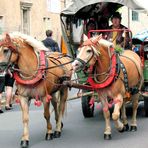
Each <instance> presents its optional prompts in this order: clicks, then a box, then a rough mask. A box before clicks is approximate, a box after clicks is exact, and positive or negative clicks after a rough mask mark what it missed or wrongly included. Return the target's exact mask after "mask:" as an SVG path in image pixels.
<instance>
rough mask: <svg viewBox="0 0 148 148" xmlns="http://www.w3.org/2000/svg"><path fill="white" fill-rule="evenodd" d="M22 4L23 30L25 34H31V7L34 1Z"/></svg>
mask: <svg viewBox="0 0 148 148" xmlns="http://www.w3.org/2000/svg"><path fill="white" fill-rule="evenodd" d="M20 6H21V20H22V21H21V22H22V24H21V28H22V32H23V33H25V34H30V9H31V6H32V3H28V2H20Z"/></svg>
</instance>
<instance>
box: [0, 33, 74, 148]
mask: <svg viewBox="0 0 148 148" xmlns="http://www.w3.org/2000/svg"><path fill="white" fill-rule="evenodd" d="M47 50H48V49H47V48H46V47H44V45H43V44H42V43H41V42H40V41H37V40H36V39H34V38H33V37H31V36H28V35H25V34H21V33H11V34H5V35H4V36H1V37H0V69H1V70H7V69H12V70H13V75H14V78H15V80H16V85H17V102H19V103H20V106H21V109H22V120H23V126H24V131H23V135H22V139H21V147H23V148H24V147H28V146H29V104H30V101H31V99H33V98H34V99H35V105H37V106H40V105H41V102H43V105H44V117H45V119H46V122H47V133H46V137H45V138H46V140H50V139H53V138H57V137H60V136H61V129H62V127H63V123H62V116H63V114H64V110H65V104H66V100H67V95H68V87H66V86H63V85H62V81H63V80H64V79H70V78H71V74H72V73H71V69H72V66H71V61H72V59H71V58H70V57H68V56H66V55H62V54H61V53H58V52H55V53H53V52H48V55H47V54H45V53H46V51H47ZM57 91H58V92H59V97H55V96H56V95H55V93H56V92H57ZM50 102H51V103H52V105H53V107H54V111H55V120H56V129H55V132H53V129H52V124H51V122H50V110H49V107H50Z"/></svg>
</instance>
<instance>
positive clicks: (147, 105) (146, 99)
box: [144, 97, 148, 117]
mask: <svg viewBox="0 0 148 148" xmlns="http://www.w3.org/2000/svg"><path fill="white" fill-rule="evenodd" d="M144 111H145V117H148V97H144Z"/></svg>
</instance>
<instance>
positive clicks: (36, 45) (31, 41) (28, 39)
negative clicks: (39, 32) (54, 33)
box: [9, 32, 49, 52]
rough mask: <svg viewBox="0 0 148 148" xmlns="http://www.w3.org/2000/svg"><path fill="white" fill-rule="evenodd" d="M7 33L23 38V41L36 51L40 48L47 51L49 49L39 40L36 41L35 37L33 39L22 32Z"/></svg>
mask: <svg viewBox="0 0 148 148" xmlns="http://www.w3.org/2000/svg"><path fill="white" fill-rule="evenodd" d="M9 35H10V37H11V38H18V39H19V38H20V39H23V41H25V42H26V43H28V44H29V45H30V46H32V47H33V49H34V50H35V51H38V52H39V51H41V50H44V51H49V49H48V48H46V47H45V46H44V44H43V43H42V42H41V41H38V40H37V39H35V38H34V37H32V36H29V35H27V34H23V33H20V32H13V33H10V34H9Z"/></svg>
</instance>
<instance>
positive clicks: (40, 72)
mask: <svg viewBox="0 0 148 148" xmlns="http://www.w3.org/2000/svg"><path fill="white" fill-rule="evenodd" d="M39 59H40V64H39V65H40V67H39V68H38V71H37V74H36V75H35V76H34V78H33V79H29V80H24V79H22V78H21V76H20V75H19V73H18V72H14V79H15V80H16V82H17V83H18V84H22V85H34V84H36V83H37V82H39V81H40V80H41V79H42V78H43V75H44V74H45V68H46V62H45V52H44V51H41V52H40V58H39Z"/></svg>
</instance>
